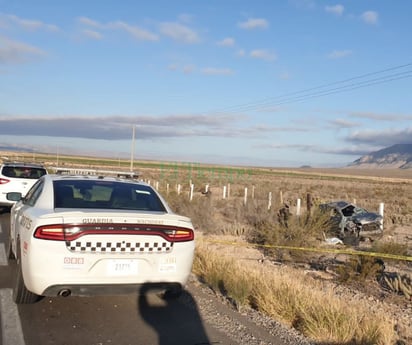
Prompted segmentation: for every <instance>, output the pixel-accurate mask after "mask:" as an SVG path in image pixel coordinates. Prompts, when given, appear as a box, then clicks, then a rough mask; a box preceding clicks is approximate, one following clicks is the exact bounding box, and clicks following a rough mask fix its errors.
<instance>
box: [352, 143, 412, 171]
mask: <svg viewBox="0 0 412 345" xmlns="http://www.w3.org/2000/svg"><path fill="white" fill-rule="evenodd" d="M349 166H350V167H359V168H399V169H412V144H396V145H393V146H390V147H387V148H384V149H382V150H379V151H376V152H372V153H370V154H368V155H365V156H362V157H361V158H359V159H357V160H355V161H354V162H353V163H351V164H349Z"/></svg>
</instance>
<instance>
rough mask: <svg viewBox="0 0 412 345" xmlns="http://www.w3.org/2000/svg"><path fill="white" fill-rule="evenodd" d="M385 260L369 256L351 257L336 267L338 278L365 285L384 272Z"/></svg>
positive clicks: (343, 281) (344, 281)
mask: <svg viewBox="0 0 412 345" xmlns="http://www.w3.org/2000/svg"><path fill="white" fill-rule="evenodd" d="M383 269H384V266H383V261H382V260H381V259H378V258H374V257H369V256H363V255H359V256H355V257H351V258H350V259H349V260H348V261H347V262H346V264H344V265H341V266H339V267H338V268H337V269H336V273H337V274H338V280H339V281H340V282H341V283H357V284H360V285H365V284H368V283H370V281H371V280H376V279H377V278H378V276H379V275H380V274H381V273H382V272H383Z"/></svg>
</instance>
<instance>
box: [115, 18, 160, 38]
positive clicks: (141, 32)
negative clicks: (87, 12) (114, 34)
mask: <svg viewBox="0 0 412 345" xmlns="http://www.w3.org/2000/svg"><path fill="white" fill-rule="evenodd" d="M107 26H108V28H112V29H119V30H123V31H125V32H127V33H128V34H130V35H132V36H133V38H135V39H137V40H139V41H158V40H159V36H158V35H156V34H154V33H152V32H150V31H147V30H145V29H142V28H140V27H138V26H136V25H130V24H128V23H125V22H122V21H117V22H111V23H109V24H108V25H107Z"/></svg>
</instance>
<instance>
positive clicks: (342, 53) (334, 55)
mask: <svg viewBox="0 0 412 345" xmlns="http://www.w3.org/2000/svg"><path fill="white" fill-rule="evenodd" d="M350 55H352V50H348V49H346V50H334V51H333V52H331V53H330V54H329V55H328V58H329V59H342V58H345V57H347V56H350Z"/></svg>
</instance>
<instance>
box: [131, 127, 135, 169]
mask: <svg viewBox="0 0 412 345" xmlns="http://www.w3.org/2000/svg"><path fill="white" fill-rule="evenodd" d="M135 132H136V126H135V125H133V134H132V149H131V154H130V171H133V159H134V141H135Z"/></svg>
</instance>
